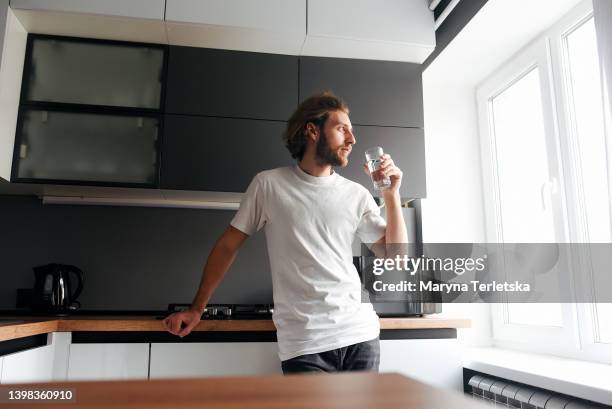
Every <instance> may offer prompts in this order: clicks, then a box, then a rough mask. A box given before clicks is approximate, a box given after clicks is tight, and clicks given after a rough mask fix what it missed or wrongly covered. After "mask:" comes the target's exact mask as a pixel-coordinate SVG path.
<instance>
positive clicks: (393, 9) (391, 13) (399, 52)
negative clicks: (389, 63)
mask: <svg viewBox="0 0 612 409" xmlns="http://www.w3.org/2000/svg"><path fill="white" fill-rule="evenodd" d="M427 3H428V2H426V1H406V0H385V2H384V7H381V3H379V2H376V1H371V0H334V1H331V2H330V1H325V0H309V1H308V34H307V36H306V40H305V42H304V46H303V48H302V55H316V56H332V57H344V58H363V59H371V60H394V61H410V62H414V63H417V64H421V63H423V61H425V59H426V58H427V57H428V56H429V54H430V53H431V52H432V51H433V50H434V48H435V46H436V36H435V28H434V16H433V12H432V11H430V10H429V7H428V4H427ZM339 20H340V24H339Z"/></svg>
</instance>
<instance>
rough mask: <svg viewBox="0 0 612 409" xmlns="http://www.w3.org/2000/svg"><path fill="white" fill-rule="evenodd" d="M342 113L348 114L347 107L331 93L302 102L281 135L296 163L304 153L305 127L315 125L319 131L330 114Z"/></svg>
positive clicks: (322, 93) (316, 95) (318, 95)
mask: <svg viewBox="0 0 612 409" xmlns="http://www.w3.org/2000/svg"><path fill="white" fill-rule="evenodd" d="M334 111H343V112H345V113H347V114H348V113H349V108H348V105H346V103H345V102H344V101H343V100H342V99H341V98H339V97H337V96H335V95H334V94H333V93H332V92H331V91H323V92H321V93H319V94H315V95H313V96H311V97H309V98H307V99H306V100H304V101H303V102H302V103H301V104H300V106H298V108H297V109H296V111H295V112H294V113H293V115H291V118H289V122H288V123H287V129H286V130H285V133H284V134H283V141H284V142H285V146H286V147H287V149H288V150H289V152H290V153H291V156H292V157H293V158H294V159H297V160H298V161H300V160H302V158H303V157H304V152H305V151H306V140H307V138H306V125H307V124H308V123H309V122H312V123H313V124H315V125H316V126H317V127H318V128H319V129H320V130H321V131H322V130H323V126H324V125H325V121H327V118H328V117H329V113H330V112H334Z"/></svg>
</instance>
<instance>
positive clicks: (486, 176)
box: [477, 39, 578, 354]
mask: <svg viewBox="0 0 612 409" xmlns="http://www.w3.org/2000/svg"><path fill="white" fill-rule="evenodd" d="M536 67H537V68H538V70H539V76H540V92H541V96H542V105H543V107H542V112H543V116H544V131H545V133H546V147H547V153H548V154H549V157H548V161H549V165H550V166H549V174H550V177H551V180H555V179H556V180H557V181H559V180H562V175H561V164H560V162H559V154H558V153H559V146H558V138H557V135H558V131H557V128H556V126H555V123H556V118H555V117H556V114H555V108H554V99H553V96H552V87H551V77H552V72H551V68H550V67H551V64H550V50H549V44H548V40H547V39H538V40H536V41H534V42H533V43H531V44H529V45H528V46H527V47H525V48H524V49H523V50H521V51H520V52H519V53H518V54H517V55H515V56H514V57H512V58H511V59H510V62H509V63H506V64H504V65H503V67H502V68H501V69H499V70H497V71H496V72H495V73H494V74H493V75H492V76H491V77H489V78H488V79H486V80H485V81H484V82H483V83H482V84H481V85H480V86H479V87H477V103H478V112H479V120H480V135H481V158H482V169H481V170H482V175H483V187H484V192H483V193H484V195H483V196H484V199H485V209H486V210H485V211H486V213H487V214H486V217H487V223H486V226H487V241H488V242H490V243H501V242H503V237H502V229H501V215H500V213H501V210H500V206H499V203H500V202H499V195H498V192H499V182H498V174H497V166H496V148H495V135H494V131H493V122H492V112H491V109H492V101H493V99H494V98H495V97H496V96H498V95H500V94H501V93H502V92H504V91H505V90H506V89H508V88H509V87H511V86H512V85H513V84H514V83H516V82H517V81H518V80H520V79H521V78H523V77H524V76H525V75H526V74H527V73H529V72H531V71H532V70H533V69H534V68H536ZM558 185H559V184H558V183H557V189H556V193H555V192H553V191H552V190H551V191H550V195H551V196H552V195H555V196H556V198H555V199H552V198H551V200H550V203H553V204H555V206H553V214H554V215H555V218H554V219H555V232H556V240H557V242H564V241H566V231H567V226H565V224H564V223H563V220H565V217H564V215H563V211H562V206H561V205H560V204H559V202H561V200H557V199H558V197H559V196H561V197H563V195H562V192H561V190H560V189H558ZM491 314H492V324H493V343H494V344H495V345H496V346H500V347H507V348H520V349H529V350H532V351H533V350H535V351H536V352H551V351H553V352H554V353H557V354H565V353H567V352H568V351H571V350H574V349H575V348H576V346H577V342H578V339H577V335H576V329H575V328H574V326H573V324H572V323H573V322H575V320H574V319H573V316H574V315H575V311H574V308H573V306H572V305H569V304H563V305H562V321H563V324H562V326H561V327H544V326H541V327H540V326H533V325H519V324H513V323H510V320H509V314H508V304H505V303H499V304H492V305H491ZM534 339H537V340H538V341H537V342H535V343H534V342H533V340H534Z"/></svg>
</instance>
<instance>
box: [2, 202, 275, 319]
mask: <svg viewBox="0 0 612 409" xmlns="http://www.w3.org/2000/svg"><path fill="white" fill-rule="evenodd" d="M234 214H235V211H233V210H200V209H172V208H149V207H118V206H76V205H44V206H43V205H42V203H41V201H40V199H37V198H34V197H23V196H0V225H1V226H2V227H1V231H2V234H0V280H2V284H1V285H0V310H6V309H13V308H15V301H16V289H17V288H27V287H32V286H33V284H34V274H33V272H32V267H34V266H38V265H42V264H47V263H62V264H74V265H76V266H77V267H79V268H81V269H82V270H83V272H84V275H85V277H84V278H85V280H84V289H83V293H82V294H81V296H80V297H79V301H81V308H82V309H87V310H107V309H108V310H164V309H166V307H167V305H168V303H189V302H191V300H192V298H193V296H194V294H195V291H196V289H197V286H198V284H199V281H200V277H201V272H202V268H203V266H204V263H205V262H206V259H207V257H208V254H209V252H210V250H211V249H212V246H213V245H214V243H215V241H216V240H217V238H218V237H219V236H220V235H221V234H222V233H223V231H224V230H225V228H226V227H227V226H228V224H229V222H230V220H231V219H232V217H233V215H234ZM269 270H270V267H269V261H268V253H267V250H266V243H265V236H264V234H263V231H260V232H258V233H257V234H255V235H254V236H253V237H250V238H249V239H248V240H247V241H246V242H245V243H244V245H243V247H242V248H241V250H240V253H239V255H238V257H237V258H236V260H235V261H234V264H233V266H232V267H231V269H230V270H229V271H228V272H227V275H226V277H225V279H224V280H223V282H222V283H221V285H220V286H219V288H218V289H217V291H216V292H215V294H214V296H213V298H212V300H211V302H213V303H228V304H238V303H271V302H272V281H271V278H270V273H269Z"/></svg>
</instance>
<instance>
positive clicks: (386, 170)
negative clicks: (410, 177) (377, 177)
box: [363, 153, 403, 195]
mask: <svg viewBox="0 0 612 409" xmlns="http://www.w3.org/2000/svg"><path fill="white" fill-rule="evenodd" d="M381 159H382V163H381V165H380V168H381V171H382V173H383V175H385V176H388V177H389V179H391V186H390V187H388V188H387V189H383V190H382V191H381V193H382V194H383V195H384V194H395V193H396V192H398V191H399V187H400V185H401V184H402V175H403V173H402V170H401V169H400V168H398V167H397V166H395V163H394V162H393V159H391V156H390V155H389V154H388V153H385V154H383V156H382V157H381ZM363 169H364V171H365V172H366V173H367V174H368V175H370V171H369V170H368V165H367V164H364V165H363Z"/></svg>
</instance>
